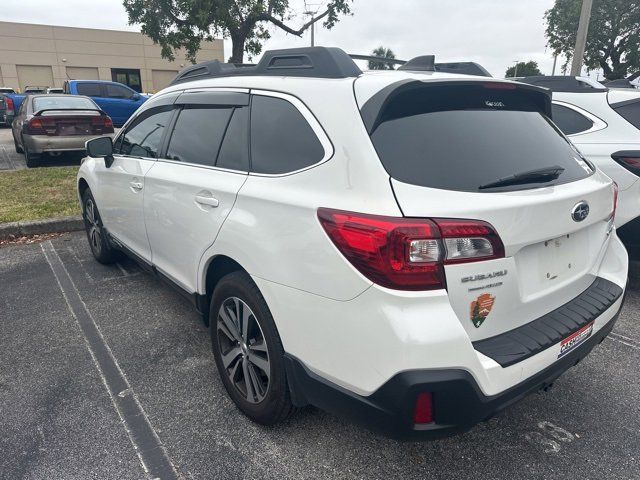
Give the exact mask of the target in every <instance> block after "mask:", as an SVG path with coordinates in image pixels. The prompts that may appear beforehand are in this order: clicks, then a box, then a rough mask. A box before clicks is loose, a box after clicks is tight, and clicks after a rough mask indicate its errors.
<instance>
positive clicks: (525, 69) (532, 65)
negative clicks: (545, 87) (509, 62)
mask: <svg viewBox="0 0 640 480" xmlns="http://www.w3.org/2000/svg"><path fill="white" fill-rule="evenodd" d="M516 67H517V68H516ZM516 74H517V75H518V76H519V77H533V76H535V75H542V72H541V71H540V68H539V67H538V62H534V61H533V60H530V61H528V62H518V63H517V64H516V65H514V66H513V67H509V68H507V72H506V73H505V74H504V76H505V77H515V76H516Z"/></svg>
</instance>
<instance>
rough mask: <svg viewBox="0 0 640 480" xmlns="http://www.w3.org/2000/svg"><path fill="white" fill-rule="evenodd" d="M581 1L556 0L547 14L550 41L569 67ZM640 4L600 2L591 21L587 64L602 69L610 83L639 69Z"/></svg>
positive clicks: (633, 1)
mask: <svg viewBox="0 0 640 480" xmlns="http://www.w3.org/2000/svg"><path fill="white" fill-rule="evenodd" d="M581 7H582V0H556V3H555V5H554V6H553V8H551V9H550V10H548V11H547V12H546V13H545V20H546V22H547V30H546V35H547V41H548V45H549V47H551V49H552V50H553V52H554V53H555V54H556V55H563V56H564V57H565V58H566V62H565V66H564V68H566V66H567V65H568V64H569V61H570V59H571V56H572V55H573V49H574V47H575V42H576V33H577V31H578V21H579V19H580V9H581ZM639 50H640V2H639V1H637V0H597V1H596V2H594V5H593V9H592V11H591V20H590V22H589V35H588V37H587V47H586V49H585V52H584V64H585V66H586V67H587V69H588V70H593V69H597V68H601V69H602V70H603V72H604V76H605V77H606V78H607V79H609V80H614V79H616V78H624V77H625V76H626V75H627V73H634V72H635V71H637V70H638V69H640V52H639Z"/></svg>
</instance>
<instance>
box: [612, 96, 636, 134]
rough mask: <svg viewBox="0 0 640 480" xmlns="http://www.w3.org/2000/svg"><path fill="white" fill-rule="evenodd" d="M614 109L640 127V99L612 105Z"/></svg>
mask: <svg viewBox="0 0 640 480" xmlns="http://www.w3.org/2000/svg"><path fill="white" fill-rule="evenodd" d="M612 107H613V109H614V110H615V111H616V112H618V113H619V114H620V115H622V117H623V118H624V119H625V120H626V121H627V122H629V123H630V124H631V125H633V126H634V127H636V128H637V129H640V100H633V101H630V102H622V103H618V104H614V105H612Z"/></svg>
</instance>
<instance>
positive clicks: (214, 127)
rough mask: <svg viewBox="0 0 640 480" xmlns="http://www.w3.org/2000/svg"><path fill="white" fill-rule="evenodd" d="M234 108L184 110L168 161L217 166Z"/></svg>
mask: <svg viewBox="0 0 640 480" xmlns="http://www.w3.org/2000/svg"><path fill="white" fill-rule="evenodd" d="M232 113H233V108H214V107H206V108H196V107H186V108H184V109H183V110H182V111H181V112H180V114H179V116H178V119H177V120H176V126H175V128H174V130H173V133H172V134H171V140H169V147H168V148H167V155H166V157H167V158H168V159H169V160H176V161H179V162H187V163H196V164H200V165H208V166H214V165H215V163H216V158H217V156H218V150H219V149H220V144H221V143H222V137H223V136H224V133H225V131H226V129H227V125H228V124H229V119H230V118H231V114H232Z"/></svg>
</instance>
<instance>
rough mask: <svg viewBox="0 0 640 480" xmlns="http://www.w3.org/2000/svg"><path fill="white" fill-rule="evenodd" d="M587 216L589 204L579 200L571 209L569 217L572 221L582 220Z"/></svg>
mask: <svg viewBox="0 0 640 480" xmlns="http://www.w3.org/2000/svg"><path fill="white" fill-rule="evenodd" d="M588 216H589V204H588V203H587V202H585V201H582V202H579V203H577V204H576V206H575V207H573V210H571V218H573V221H574V222H582V221H583V220H584V219H585V218H587V217H588Z"/></svg>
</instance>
